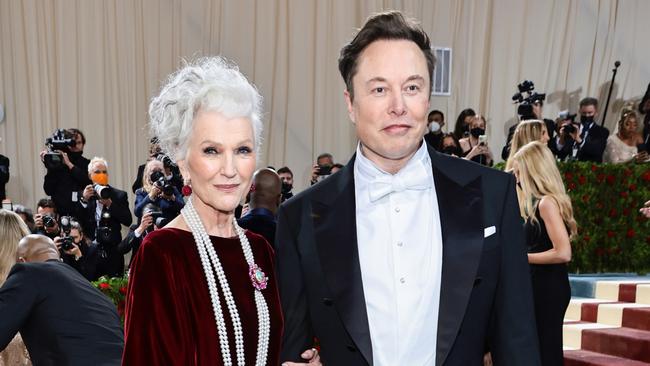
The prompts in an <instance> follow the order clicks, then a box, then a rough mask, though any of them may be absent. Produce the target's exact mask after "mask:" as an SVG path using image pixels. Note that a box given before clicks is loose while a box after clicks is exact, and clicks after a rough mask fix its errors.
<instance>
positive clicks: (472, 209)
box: [429, 151, 484, 366]
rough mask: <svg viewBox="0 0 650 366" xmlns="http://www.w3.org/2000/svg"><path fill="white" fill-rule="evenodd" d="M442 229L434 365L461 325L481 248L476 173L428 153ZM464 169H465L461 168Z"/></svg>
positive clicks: (480, 206) (441, 359) (480, 195)
mask: <svg viewBox="0 0 650 366" xmlns="http://www.w3.org/2000/svg"><path fill="white" fill-rule="evenodd" d="M429 154H430V155H431V161H432V165H433V179H434V182H435V186H436V195H437V197H438V208H439V212H440V226H441V227H442V247H443V249H442V281H441V285H440V310H439V313H438V343H437V349H436V365H438V366H440V365H442V364H443V363H444V362H445V359H446V358H447V355H448V354H449V351H450V350H451V347H452V346H453V344H454V341H455V339H456V335H457V334H458V330H459V329H460V325H461V323H462V321H463V317H464V315H465V311H466V308H467V304H468V301H469V297H470V294H471V292H472V288H473V286H474V279H475V278H476V271H477V269H478V264H479V261H480V259H481V251H482V247H483V230H484V227H483V192H482V187H481V184H482V181H481V179H480V175H479V173H478V172H477V171H478V169H476V170H469V171H468V170H467V169H462V168H460V169H459V168H458V166H456V164H454V165H455V166H450V164H449V163H450V160H449V159H451V158H447V157H443V156H441V155H439V154H438V153H436V152H431V151H430V152H429ZM462 167H465V168H466V166H465V165H462Z"/></svg>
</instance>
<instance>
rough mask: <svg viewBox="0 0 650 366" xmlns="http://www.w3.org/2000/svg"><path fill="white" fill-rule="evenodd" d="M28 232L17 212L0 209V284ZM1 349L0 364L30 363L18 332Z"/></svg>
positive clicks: (21, 365) (14, 261)
mask: <svg viewBox="0 0 650 366" xmlns="http://www.w3.org/2000/svg"><path fill="white" fill-rule="evenodd" d="M28 234H29V229H28V228H27V225H26V224H25V223H24V222H23V220H22V219H21V218H20V216H18V214H15V213H13V212H11V211H7V210H2V209H0V286H2V285H3V284H4V282H5V280H6V279H7V276H8V275H9V271H10V270H11V267H13V265H14V264H15V263H16V250H17V249H18V242H19V241H20V239H22V238H23V237H24V236H25V235H28ZM5 347H6V348H5ZM2 349H4V351H2V352H0V366H19V365H20V366H23V365H31V364H32V363H31V361H30V360H29V354H28V353H27V348H25V344H24V343H23V340H22V338H21V337H20V333H19V334H17V335H16V336H15V337H14V338H13V340H11V341H10V342H9V344H3V342H0V350H2Z"/></svg>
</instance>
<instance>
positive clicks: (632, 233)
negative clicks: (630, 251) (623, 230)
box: [625, 229, 636, 239]
mask: <svg viewBox="0 0 650 366" xmlns="http://www.w3.org/2000/svg"><path fill="white" fill-rule="evenodd" d="M635 235H636V232H635V231H634V229H629V230H628V231H627V234H626V235H625V236H627V237H628V238H630V239H631V238H633V237H634V236H635Z"/></svg>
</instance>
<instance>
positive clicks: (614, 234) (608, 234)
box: [607, 230, 616, 238]
mask: <svg viewBox="0 0 650 366" xmlns="http://www.w3.org/2000/svg"><path fill="white" fill-rule="evenodd" d="M615 236H616V233H615V232H613V231H611V230H607V237H608V238H613V237H615Z"/></svg>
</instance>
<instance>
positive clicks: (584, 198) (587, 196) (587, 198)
mask: <svg viewBox="0 0 650 366" xmlns="http://www.w3.org/2000/svg"><path fill="white" fill-rule="evenodd" d="M588 201H589V195H588V194H585V195H583V196H582V202H584V203H587V202H588Z"/></svg>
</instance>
